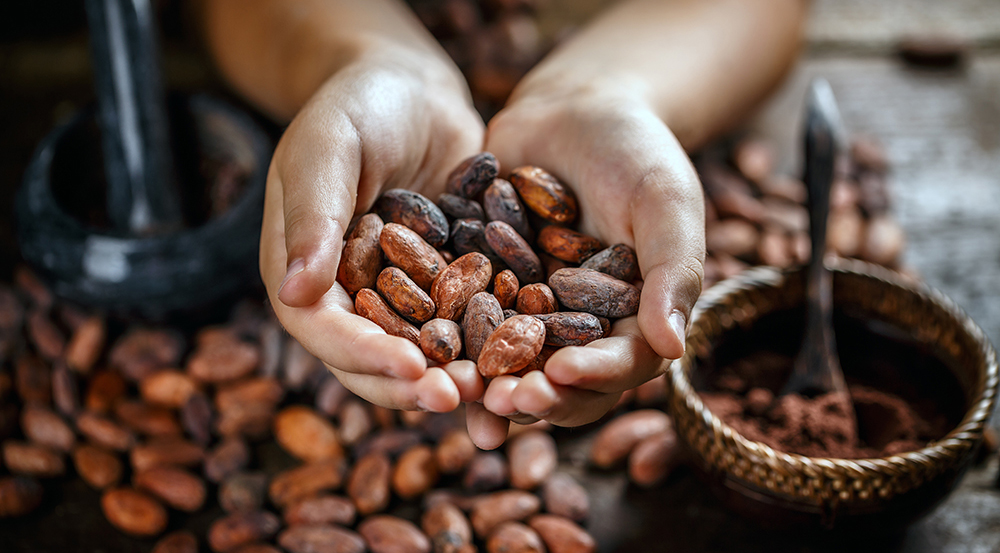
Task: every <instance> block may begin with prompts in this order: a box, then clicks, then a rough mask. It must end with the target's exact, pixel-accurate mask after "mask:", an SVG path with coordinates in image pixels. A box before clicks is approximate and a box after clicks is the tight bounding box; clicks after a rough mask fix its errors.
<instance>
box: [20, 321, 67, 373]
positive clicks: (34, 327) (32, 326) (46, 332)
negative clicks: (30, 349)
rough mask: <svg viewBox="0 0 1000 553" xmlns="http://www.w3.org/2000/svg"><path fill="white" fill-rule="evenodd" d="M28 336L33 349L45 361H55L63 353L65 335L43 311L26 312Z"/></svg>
mask: <svg viewBox="0 0 1000 553" xmlns="http://www.w3.org/2000/svg"><path fill="white" fill-rule="evenodd" d="M27 323H28V324H27V330H28V338H29V339H30V340H31V343H32V344H33V345H34V346H35V351H37V352H38V355H40V356H42V358H43V359H45V360H47V361H50V362H51V361H55V360H56V359H59V358H60V357H62V355H63V350H65V348H66V337H65V336H63V333H62V331H61V330H59V327H57V326H56V324H55V323H54V322H53V321H52V319H50V318H49V315H48V313H47V312H45V311H39V310H34V311H32V312H31V313H29V314H28V320H27Z"/></svg>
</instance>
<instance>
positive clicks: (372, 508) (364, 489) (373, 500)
mask: <svg viewBox="0 0 1000 553" xmlns="http://www.w3.org/2000/svg"><path fill="white" fill-rule="evenodd" d="M391 475H392V465H391V464H390V462H389V458H388V457H386V456H385V455H384V454H382V453H378V452H376V453H369V454H367V455H365V456H364V457H361V458H360V459H358V462H357V463H356V464H355V465H354V469H353V470H352V471H351V476H350V477H349V478H348V479H347V495H349V496H350V497H351V499H352V500H354V505H355V506H357V508H358V513H360V514H361V515H370V514H372V513H377V512H379V511H381V510H383V509H385V508H386V506H388V505H389V480H390V478H391Z"/></svg>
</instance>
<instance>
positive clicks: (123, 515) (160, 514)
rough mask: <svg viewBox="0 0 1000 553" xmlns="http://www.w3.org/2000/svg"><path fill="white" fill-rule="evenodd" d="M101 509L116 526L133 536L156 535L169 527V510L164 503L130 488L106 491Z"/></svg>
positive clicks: (102, 498)
mask: <svg viewBox="0 0 1000 553" xmlns="http://www.w3.org/2000/svg"><path fill="white" fill-rule="evenodd" d="M101 509H102V510H103V511H104V517H105V518H107V519H108V522H110V523H111V524H112V525H114V526H115V528H118V529H119V530H121V531H122V532H125V533H126V534H131V535H133V536H155V535H157V534H160V533H162V532H163V530H165V529H166V527H167V510H166V509H164V508H163V505H160V503H159V502H158V501H156V500H155V499H153V498H152V497H149V496H148V495H146V494H144V493H142V492H138V491H136V490H133V489H130V488H116V489H113V490H108V491H106V492H104V495H102V496H101Z"/></svg>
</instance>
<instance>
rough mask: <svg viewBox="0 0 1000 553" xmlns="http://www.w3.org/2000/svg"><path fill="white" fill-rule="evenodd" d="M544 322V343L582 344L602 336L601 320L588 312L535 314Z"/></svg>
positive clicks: (557, 344) (559, 344)
mask: <svg viewBox="0 0 1000 553" xmlns="http://www.w3.org/2000/svg"><path fill="white" fill-rule="evenodd" d="M535 318H536V319H538V320H540V321H542V323H544V324H545V345H548V346H556V347H563V346H584V345H587V344H589V343H590V342H593V341H594V340H598V339H600V338H601V337H603V336H604V328H603V326H602V324H601V320H600V319H599V318H598V317H596V316H595V315H591V314H590V313H566V312H561V313H549V314H547V315H535Z"/></svg>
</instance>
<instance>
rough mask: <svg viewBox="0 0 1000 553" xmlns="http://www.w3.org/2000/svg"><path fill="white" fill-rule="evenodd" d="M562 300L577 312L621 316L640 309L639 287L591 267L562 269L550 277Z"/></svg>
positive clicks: (554, 289)
mask: <svg viewBox="0 0 1000 553" xmlns="http://www.w3.org/2000/svg"><path fill="white" fill-rule="evenodd" d="M549 287H550V288H552V291H553V292H555V294H556V297H557V298H559V303H561V304H562V305H564V306H566V307H568V308H569V309H572V310H574V311H584V312H587V313H593V314H594V315H599V316H601V317H610V318H613V319H618V318H621V317H629V316H632V315H635V314H636V313H637V312H638V311H639V289H638V288H636V287H635V286H632V285H631V284H629V283H627V282H625V281H622V280H618V279H617V278H614V277H612V276H610V275H606V274H604V273H600V272H597V271H594V270H592V269H580V268H567V269H559V270H558V271H556V272H555V273H553V274H552V276H551V277H549Z"/></svg>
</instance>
